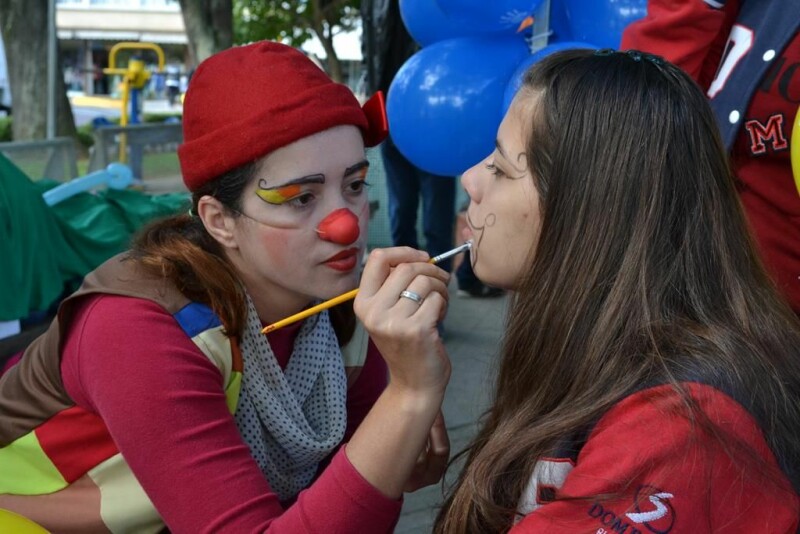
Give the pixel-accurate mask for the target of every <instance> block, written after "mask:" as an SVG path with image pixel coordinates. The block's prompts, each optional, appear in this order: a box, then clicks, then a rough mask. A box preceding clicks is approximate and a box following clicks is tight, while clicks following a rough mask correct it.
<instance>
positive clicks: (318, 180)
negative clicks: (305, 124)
mask: <svg viewBox="0 0 800 534" xmlns="http://www.w3.org/2000/svg"><path fill="white" fill-rule="evenodd" d="M368 167H369V161H367V160H363V161H359V162H358V163H356V164H355V165H353V166H352V167H348V168H347V169H345V171H344V176H345V177H347V176H350V175H351V174H355V173H357V172H358V171H360V170H361V169H364V168H368ZM324 183H325V175H324V174H322V173H318V174H309V175H308V176H301V177H300V178H295V179H293V180H289V181H288V182H284V183H282V184H280V185H274V186H267V184H266V180H264V179H263V178H262V179H260V180H259V181H258V188H259V189H264V190H265V191H274V190H276V189H283V188H284V187H289V186H292V185H304V184H324Z"/></svg>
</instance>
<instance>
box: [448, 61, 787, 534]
mask: <svg viewBox="0 0 800 534" xmlns="http://www.w3.org/2000/svg"><path fill="white" fill-rule="evenodd" d="M462 182H463V184H464V187H465V188H466V190H467V192H468V193H469V195H470V199H471V204H470V206H469V210H468V224H469V230H468V234H469V235H468V236H466V237H471V238H472V239H474V243H475V246H474V247H473V250H472V262H473V267H474V269H475V272H476V273H477V275H478V276H479V277H480V278H481V280H482V281H483V282H485V283H487V284H491V285H493V286H499V287H504V288H507V289H511V290H514V291H515V296H514V299H513V303H512V305H511V309H510V315H509V320H508V327H507V331H506V334H505V339H504V342H503V346H502V360H501V363H500V370H499V376H498V379H497V385H496V397H495V401H494V405H493V407H492V408H491V409H490V410H489V412H488V414H487V416H486V419H485V421H484V423H483V427H482V428H481V430H480V432H479V433H478V435H477V437H476V438H475V439H474V441H473V442H472V444H471V445H470V446H469V447H468V449H467V451H465V452H466V465H465V467H464V469H463V471H462V472H461V474H460V476H459V477H458V480H457V483H456V484H455V486H454V488H452V491H451V493H450V495H449V497H448V499H447V501H446V503H445V505H444V507H443V508H442V510H441V512H440V514H439V516H438V519H437V521H436V527H435V531H436V532H438V533H445V532H446V533H456V532H457V533H463V532H470V533H474V532H507V531H511V532H514V533H527V532H531V533H534V532H536V533H538V532H548V533H549V532H587V533H611V532H625V533H646V532H653V533H666V532H692V533H704V532H725V533H731V532H770V533H773V532H775V533H777V532H795V530H796V529H797V526H798V498H797V494H796V491H797V489H798V487H800V472H798V466H799V464H798V462H799V461H800V456H799V455H798V453H799V452H800V402H798V394H800V380H798V378H800V370H799V366H800V352H799V350H800V349H798V347H800V326H798V322H797V319H796V317H794V315H793V314H792V312H791V310H790V309H789V308H788V307H787V306H786V305H785V304H784V303H783V301H782V300H781V299H780V298H779V297H778V296H777V294H776V292H775V290H774V288H773V287H772V285H770V282H769V281H768V279H767V277H766V276H765V274H764V271H763V269H762V266H761V264H760V263H759V261H758V259H757V255H756V253H755V252H754V249H753V246H752V243H751V240H750V239H749V237H748V228H747V226H746V225H745V223H744V219H743V215H742V209H741V206H740V204H739V201H738V199H737V194H736V189H735V186H734V182H733V180H732V176H731V170H730V168H729V166H728V162H727V160H726V156H725V152H724V148H723V145H722V144H721V141H720V137H719V133H718V131H717V127H716V125H715V121H714V117H713V115H712V113H711V111H710V109H709V106H708V103H707V101H706V98H705V96H704V95H703V94H702V92H701V91H700V90H699V89H698V87H697V86H696V85H695V84H694V82H692V80H691V79H690V78H689V77H688V76H687V75H685V74H683V73H682V72H681V71H680V70H678V69H677V68H676V67H674V66H672V65H670V64H668V63H666V62H665V61H663V60H662V59H661V58H659V57H656V56H651V55H646V54H642V53H638V52H635V51H630V52H627V53H623V52H614V51H608V50H604V51H599V52H592V51H580V50H578V51H565V52H562V53H558V54H554V55H552V56H549V57H548V58H546V59H544V60H542V61H541V62H539V63H537V64H536V65H535V66H534V67H533V68H532V69H531V70H530V71H529V72H528V74H527V76H526V79H525V83H524V85H523V88H522V89H521V91H520V92H519V94H518V95H517V96H516V98H515V100H514V102H513V104H512V106H511V108H510V109H509V111H508V114H507V115H506V117H505V118H504V120H503V122H502V124H501V126H500V128H499V131H498V135H497V143H496V149H495V151H494V152H493V153H492V154H491V155H490V156H489V157H488V158H487V159H486V160H485V161H483V162H481V163H480V164H479V165H476V166H475V167H473V168H471V169H470V170H468V171H467V172H466V173H465V174H464V175H463V178H462Z"/></svg>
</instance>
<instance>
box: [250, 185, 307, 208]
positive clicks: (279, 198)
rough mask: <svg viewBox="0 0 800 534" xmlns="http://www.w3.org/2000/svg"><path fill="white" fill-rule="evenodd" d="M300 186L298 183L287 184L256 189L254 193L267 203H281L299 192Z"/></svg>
mask: <svg viewBox="0 0 800 534" xmlns="http://www.w3.org/2000/svg"><path fill="white" fill-rule="evenodd" d="M301 190H302V188H301V187H300V185H299V184H294V185H287V186H285V187H280V188H278V189H262V188H261V187H259V188H258V189H256V195H258V196H259V197H260V198H261V200H263V201H264V202H267V203H269V204H278V205H280V204H283V203H285V202H288V201H290V200H291V199H293V198H294V197H296V196H297V195H299V194H300V191H301Z"/></svg>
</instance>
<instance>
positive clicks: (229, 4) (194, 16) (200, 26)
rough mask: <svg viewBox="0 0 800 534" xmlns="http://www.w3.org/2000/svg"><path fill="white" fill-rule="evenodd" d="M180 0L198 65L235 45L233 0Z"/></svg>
mask: <svg viewBox="0 0 800 534" xmlns="http://www.w3.org/2000/svg"><path fill="white" fill-rule="evenodd" d="M0 1H1V0H0ZM179 3H180V5H181V13H182V14H183V24H184V26H186V35H187V36H188V37H189V47H190V48H191V50H192V56H193V57H194V59H195V61H196V62H197V63H198V64H199V63H200V62H201V61H203V60H204V59H206V58H207V57H209V56H211V55H213V54H216V53H217V52H220V51H222V50H225V49H226V48H230V47H231V46H233V0H179Z"/></svg>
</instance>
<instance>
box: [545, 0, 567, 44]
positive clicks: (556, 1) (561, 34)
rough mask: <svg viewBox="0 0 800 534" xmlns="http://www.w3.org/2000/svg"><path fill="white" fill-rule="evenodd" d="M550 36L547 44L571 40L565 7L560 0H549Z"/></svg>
mask: <svg viewBox="0 0 800 534" xmlns="http://www.w3.org/2000/svg"><path fill="white" fill-rule="evenodd" d="M550 32H551V33H550V37H548V39H547V42H548V43H549V44H553V43H561V42H564V41H572V40H573V39H572V29H571V28H570V27H569V19H568V18H567V8H566V7H564V3H563V2H562V1H561V0H551V2H550Z"/></svg>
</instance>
